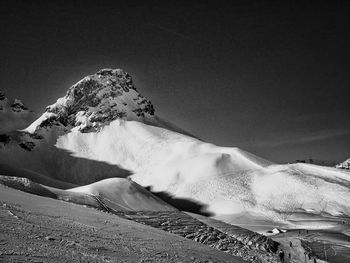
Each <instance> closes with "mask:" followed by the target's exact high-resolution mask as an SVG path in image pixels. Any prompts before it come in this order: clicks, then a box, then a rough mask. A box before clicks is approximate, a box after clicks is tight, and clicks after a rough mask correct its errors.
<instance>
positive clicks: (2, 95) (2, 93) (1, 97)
mask: <svg viewBox="0 0 350 263" xmlns="http://www.w3.org/2000/svg"><path fill="white" fill-rule="evenodd" d="M5 98H6V97H5V93H4V92H2V91H0V100H4V99H5Z"/></svg>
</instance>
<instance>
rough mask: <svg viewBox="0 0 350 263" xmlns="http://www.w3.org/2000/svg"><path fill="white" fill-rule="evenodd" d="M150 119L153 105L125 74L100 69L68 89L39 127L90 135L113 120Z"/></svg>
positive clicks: (47, 109) (50, 109) (50, 107)
mask: <svg viewBox="0 0 350 263" xmlns="http://www.w3.org/2000/svg"><path fill="white" fill-rule="evenodd" d="M153 115H154V107H153V105H152V103H151V102H150V101H149V100H147V99H146V98H144V97H143V96H142V95H140V94H139V93H138V92H137V90H136V88H135V86H134V84H133V82H132V78H131V76H130V75H129V74H128V73H126V72H124V71H123V70H121V69H102V70H100V71H98V72H97V73H96V74H94V75H91V76H87V77H85V78H83V79H82V80H81V81H79V82H78V83H76V84H75V85H73V86H72V87H71V88H69V90H68V92H67V94H66V95H65V96H64V97H62V98H60V99H58V100H57V102H56V103H54V104H53V105H51V106H48V107H47V108H46V113H44V115H43V116H44V118H43V121H42V122H41V123H40V124H39V127H51V126H52V125H60V124H62V125H64V126H69V127H77V128H78V129H79V130H80V131H81V132H91V131H97V130H99V129H100V128H101V127H103V126H105V125H108V124H109V123H110V122H111V121H113V120H115V119H121V118H123V119H135V118H144V117H145V116H153ZM36 128H37V127H35V129H36ZM35 129H34V131H35Z"/></svg>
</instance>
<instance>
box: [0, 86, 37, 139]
mask: <svg viewBox="0 0 350 263" xmlns="http://www.w3.org/2000/svg"><path fill="white" fill-rule="evenodd" d="M35 118H36V114H35V113H34V112H33V111H31V110H29V109H28V108H27V107H26V106H25V105H24V104H23V102H22V101H21V100H19V99H14V100H13V101H11V100H9V99H8V98H7V97H6V96H5V93H3V92H1V91H0V133H3V132H9V131H13V130H17V129H24V128H25V127H27V126H28V125H29V124H30V123H31V122H32V121H34V120H35Z"/></svg>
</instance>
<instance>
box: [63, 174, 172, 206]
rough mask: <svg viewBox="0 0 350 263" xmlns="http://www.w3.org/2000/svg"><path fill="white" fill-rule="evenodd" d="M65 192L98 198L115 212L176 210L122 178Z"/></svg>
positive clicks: (110, 179)
mask: <svg viewBox="0 0 350 263" xmlns="http://www.w3.org/2000/svg"><path fill="white" fill-rule="evenodd" d="M67 192H74V193H83V194H88V195H93V196H96V197H98V198H99V199H100V200H101V201H102V202H103V203H104V205H106V206H108V208H109V209H113V210H115V211H120V210H121V211H124V210H127V211H129V210H134V211H175V210H176V209H175V208H173V207H172V206H170V205H168V204H167V203H165V202H163V201H162V200H160V199H159V198H157V197H155V196H154V195H152V194H151V193H150V192H148V191H146V190H145V189H143V188H142V187H141V186H139V185H138V184H136V183H135V182H133V181H131V180H128V179H124V178H109V179H105V180H102V181H99V182H96V183H93V184H89V185H85V186H80V187H76V188H73V189H69V190H67Z"/></svg>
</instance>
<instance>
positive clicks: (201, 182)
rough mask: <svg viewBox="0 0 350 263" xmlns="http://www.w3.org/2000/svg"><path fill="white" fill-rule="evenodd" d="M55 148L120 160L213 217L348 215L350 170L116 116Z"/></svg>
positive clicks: (146, 182)
mask: <svg viewBox="0 0 350 263" xmlns="http://www.w3.org/2000/svg"><path fill="white" fill-rule="evenodd" d="M56 147H58V148H60V149H65V150H68V151H70V152H71V153H72V154H73V155H74V156H75V157H80V158H87V159H91V160H98V161H104V162H107V163H110V164H114V165H119V166H121V167H123V168H125V169H128V170H130V171H132V172H133V173H134V174H133V175H132V176H131V178H132V179H133V180H135V181H136V182H137V183H139V184H141V185H143V186H152V188H153V190H154V191H166V192H169V193H171V194H172V195H174V196H175V197H179V198H189V199H192V200H195V201H197V202H199V203H202V204H205V205H207V206H208V210H209V211H210V212H213V213H214V214H216V215H223V214H235V213H240V212H242V211H243V210H249V211H250V210H251V211H254V212H260V213H264V214H265V215H266V216H269V217H272V218H274V219H276V220H281V221H283V220H287V219H288V216H289V213H290V212H297V211H300V210H305V211H314V212H316V213H317V212H318V213H320V212H327V213H330V214H334V215H340V214H342V213H344V214H348V213H349V212H350V211H349V200H350V190H349V187H348V186H349V184H350V182H349V181H350V176H349V173H346V172H343V171H340V170H337V169H334V168H324V167H320V166H316V165H308V164H295V165H275V164H271V163H270V162H268V161H265V160H263V159H261V158H259V157H256V156H254V155H252V154H249V153H247V152H245V151H242V150H240V149H239V148H228V147H218V146H215V145H213V144H209V143H205V142H202V141H200V140H197V139H194V138H192V137H189V136H185V135H182V134H179V133H176V132H172V131H169V130H166V129H163V128H159V127H154V126H149V125H146V124H143V123H141V122H136V121H126V120H120V119H119V120H115V121H113V122H111V123H110V125H108V126H105V127H104V128H103V129H102V130H101V131H99V132H98V133H80V132H79V131H77V130H74V131H72V132H70V133H68V134H65V135H63V136H61V137H59V138H58V140H57V144H56ZM325 204H327V205H325ZM323 210H324V211H323Z"/></svg>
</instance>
